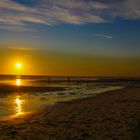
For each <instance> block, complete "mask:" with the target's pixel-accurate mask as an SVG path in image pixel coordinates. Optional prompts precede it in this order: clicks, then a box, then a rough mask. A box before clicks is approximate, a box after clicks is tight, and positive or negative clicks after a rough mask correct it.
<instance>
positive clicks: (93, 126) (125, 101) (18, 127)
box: [0, 88, 140, 140]
mask: <svg viewBox="0 0 140 140" xmlns="http://www.w3.org/2000/svg"><path fill="white" fill-rule="evenodd" d="M13 139H15V140H140V88H131V89H123V90H117V91H112V92H108V93H105V94H100V95H98V96H96V97H93V98H87V99H81V100H76V101H72V102H67V103H60V104H58V105H55V106H49V107H47V108H46V109H44V110H42V111H39V112H36V113H33V114H28V115H26V116H21V117H17V118H12V119H7V120H1V121H0V140H13Z"/></svg>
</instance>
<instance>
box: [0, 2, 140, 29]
mask: <svg viewBox="0 0 140 140" xmlns="http://www.w3.org/2000/svg"><path fill="white" fill-rule="evenodd" d="M30 3H31V2H30ZM33 3H34V4H33V5H28V6H27V5H24V4H21V3H19V2H18V0H0V26H1V28H2V29H5V30H11V31H13V30H21V31H22V30H23V31H25V28H26V29H27V31H30V30H29V29H28V26H27V25H28V23H29V22H30V23H34V24H44V25H52V24H60V23H69V24H86V23H104V22H109V20H108V19H111V20H112V19H115V18H116V17H122V18H124V19H140V1H139V0H121V1H118V0H113V1H110V0H107V1H104V0H100V1H98V0H36V1H33ZM7 26H12V27H7ZM15 26H18V27H17V28H16V27H15ZM19 28H21V29H19Z"/></svg>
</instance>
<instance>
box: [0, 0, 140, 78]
mask: <svg viewBox="0 0 140 140" xmlns="http://www.w3.org/2000/svg"><path fill="white" fill-rule="evenodd" d="M17 62H20V63H22V68H21V69H20V70H17V69H16V68H15V63H17ZM139 62H140V1H139V0H0V66H1V69H0V74H19V75H20V74H22V75H25V74H31V75H74V76H127V77H139V76H140V63H139Z"/></svg>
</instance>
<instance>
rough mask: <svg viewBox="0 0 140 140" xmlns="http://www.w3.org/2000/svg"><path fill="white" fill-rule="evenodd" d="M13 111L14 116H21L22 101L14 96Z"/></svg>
mask: <svg viewBox="0 0 140 140" xmlns="http://www.w3.org/2000/svg"><path fill="white" fill-rule="evenodd" d="M15 104H16V106H15V110H16V114H15V115H21V114H23V113H24V112H23V109H22V104H23V101H22V100H21V99H20V96H16V98H15Z"/></svg>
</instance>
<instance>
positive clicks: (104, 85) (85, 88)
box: [0, 75, 140, 118]
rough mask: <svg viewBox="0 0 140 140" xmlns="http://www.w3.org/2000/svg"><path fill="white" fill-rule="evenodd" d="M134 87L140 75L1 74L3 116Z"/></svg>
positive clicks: (12, 115) (1, 107)
mask: <svg viewBox="0 0 140 140" xmlns="http://www.w3.org/2000/svg"><path fill="white" fill-rule="evenodd" d="M131 87H140V78H128V77H127V78H126V77H123V78H122V77H121V78H120V77H80V76H78V77H77V76H29V75H24V76H16V75H0V118H3V117H14V116H21V115H26V114H28V113H32V112H35V111H38V110H40V109H44V108H45V107H47V106H50V105H55V104H60V103H62V102H68V101H72V100H77V99H81V98H90V97H94V96H97V95H99V94H103V93H104V94H105V93H106V92H108V91H113V90H120V89H124V88H131Z"/></svg>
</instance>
